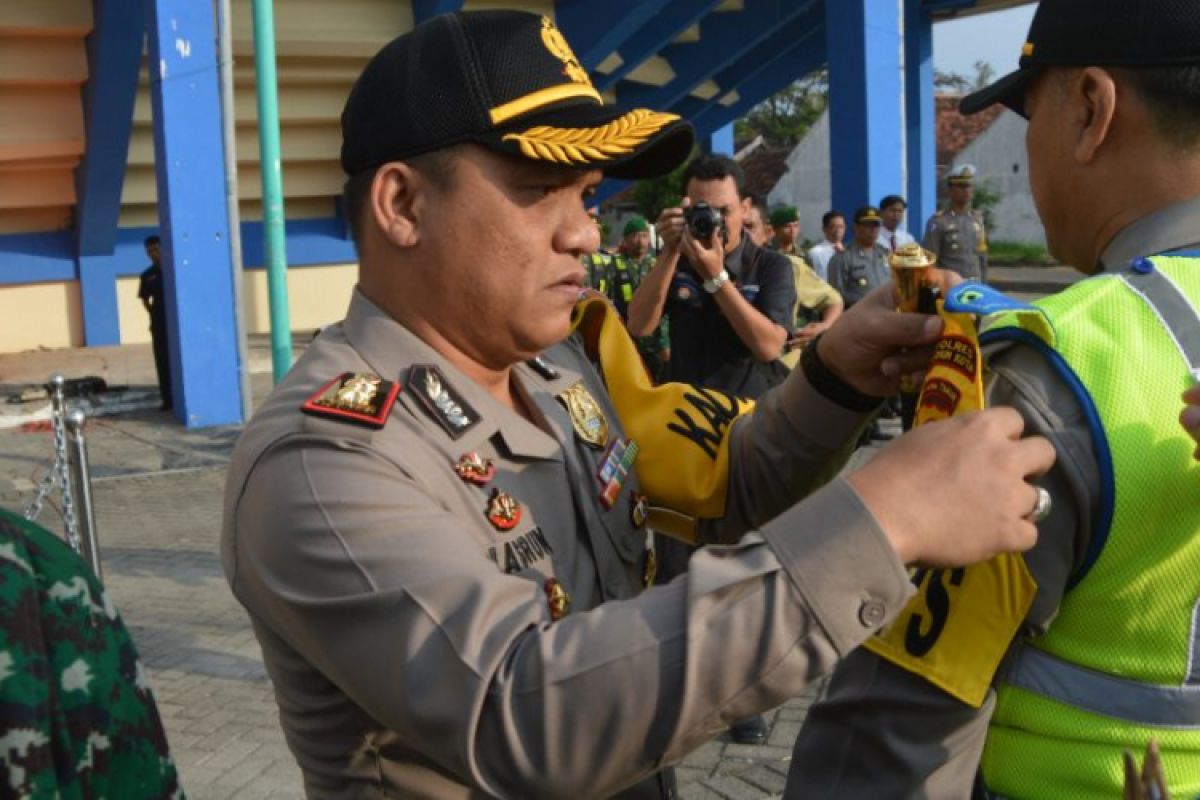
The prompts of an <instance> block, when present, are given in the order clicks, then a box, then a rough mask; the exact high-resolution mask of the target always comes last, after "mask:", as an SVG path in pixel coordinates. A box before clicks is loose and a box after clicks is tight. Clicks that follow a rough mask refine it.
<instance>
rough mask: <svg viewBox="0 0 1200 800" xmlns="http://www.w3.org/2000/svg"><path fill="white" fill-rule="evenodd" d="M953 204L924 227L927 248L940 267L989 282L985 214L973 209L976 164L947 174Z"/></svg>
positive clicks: (964, 165)
mask: <svg viewBox="0 0 1200 800" xmlns="http://www.w3.org/2000/svg"><path fill="white" fill-rule="evenodd" d="M946 188H947V191H948V193H949V195H950V204H949V205H947V206H946V208H944V209H941V210H940V211H938V212H937V213H936V214H934V215H933V216H932V217H930V218H929V224H927V225H926V226H925V241H924V242H923V243H922V244H923V245H924V247H925V249H926V250H932V251H933V253H934V254H935V255H936V256H937V263H938V266H939V267H941V268H942V269H952V270H954V271H955V272H957V273H958V274H959V275H962V276H963V277H964V278H973V279H975V280H980V281H983V282H984V283H986V282H987V230H986V229H985V228H984V225H983V214H981V213H980V212H979V211H976V210H975V209H973V208H971V198H972V197H973V196H974V195H975V167H973V166H971V165H970V164H960V165H958V166H957V167H953V168H952V169H951V170H950V171H949V172H947V173H946Z"/></svg>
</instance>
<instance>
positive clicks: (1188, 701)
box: [1004, 646, 1200, 730]
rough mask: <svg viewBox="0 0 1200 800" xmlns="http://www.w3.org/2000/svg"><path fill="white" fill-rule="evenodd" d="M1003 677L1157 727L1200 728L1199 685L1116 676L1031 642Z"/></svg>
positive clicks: (1072, 702)
mask: <svg viewBox="0 0 1200 800" xmlns="http://www.w3.org/2000/svg"><path fill="white" fill-rule="evenodd" d="M1004 682H1005V683H1007V684H1009V685H1010V686H1015V687H1017V688H1019V689H1024V690H1026V691H1029V692H1033V693H1034V694H1039V695H1042V696H1043V697H1048V698H1050V699H1051V700H1057V701H1058V702H1060V703H1065V704H1066V705H1069V706H1074V707H1075V708H1078V709H1080V710H1081V711H1089V712H1091V713H1093V714H1102V715H1104V716H1106V717H1113V718H1115V719H1123V720H1126V721H1128V722H1133V723H1137V724H1139V725H1148V726H1152V727H1158V728H1178V729H1188V730H1200V686H1159V685H1156V684H1152V683H1141V682H1138V681H1132V680H1128V679H1126V678H1117V677H1114V676H1112V675H1107V674H1105V673H1103V672H1096V671H1095V670H1092V669H1088V668H1087V667H1081V666H1079V665H1077V664H1072V663H1070V662H1067V661H1063V660H1062V659H1060V658H1058V657H1056V656H1052V655H1050V654H1049V653H1047V652H1045V651H1044V650H1039V649H1037V648H1036V647H1031V646H1025V647H1022V648H1021V652H1020V654H1019V655H1018V656H1017V659H1016V663H1015V664H1014V665H1013V667H1012V668H1011V670H1010V671H1009V672H1008V674H1006V675H1005V676H1004Z"/></svg>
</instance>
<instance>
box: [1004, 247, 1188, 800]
mask: <svg viewBox="0 0 1200 800" xmlns="http://www.w3.org/2000/svg"><path fill="white" fill-rule="evenodd" d="M1037 305H1038V306H1040V307H1041V308H1042V309H1044V310H1045V312H1046V313H1047V314H1048V316H1049V317H1050V319H1051V321H1052V322H1053V324H1054V327H1055V331H1056V342H1055V344H1054V347H1053V348H1050V347H1048V346H1047V345H1046V344H1045V343H1043V342H1041V340H1039V339H1037V337H1036V336H1033V335H1032V334H1031V333H1030V332H1028V331H1025V330H1021V329H1019V328H1017V327H1015V326H1011V325H1010V326H1001V327H1000V328H999V329H989V330H988V332H987V333H986V334H985V336H984V341H995V340H1003V339H1016V340H1018V341H1022V342H1025V343H1027V344H1029V345H1031V346H1033V347H1036V348H1038V349H1040V350H1042V351H1043V352H1044V353H1046V356H1047V358H1048V359H1049V360H1050V362H1051V363H1052V364H1054V365H1055V366H1056V368H1057V369H1058V371H1059V373H1060V374H1061V375H1062V376H1063V377H1064V378H1065V379H1066V381H1067V383H1068V384H1069V385H1071V386H1072V387H1073V388H1074V390H1075V394H1076V396H1077V397H1078V399H1079V401H1080V405H1081V407H1082V408H1083V411H1084V413H1085V415H1086V417H1087V419H1088V423H1089V427H1090V428H1091V429H1092V440H1093V445H1094V447H1095V450H1096V454H1097V459H1098V465H1099V468H1100V475H1101V484H1102V496H1101V499H1100V504H1099V507H1098V508H1094V509H1092V514H1093V517H1094V519H1095V522H1096V525H1095V528H1094V531H1093V533H1092V537H1091V544H1090V547H1089V549H1088V552H1087V553H1086V554H1085V555H1084V557H1083V560H1082V563H1081V564H1080V566H1079V567H1078V569H1077V571H1076V573H1075V574H1074V575H1073V576H1072V578H1071V582H1070V584H1069V585H1068V591H1067V593H1066V595H1065V596H1064V598H1063V601H1062V606H1061V610H1060V612H1059V614H1058V616H1057V617H1056V618H1055V619H1054V621H1053V623H1052V624H1051V626H1050V630H1049V631H1048V632H1047V633H1046V635H1044V636H1042V637H1040V638H1038V639H1036V640H1034V641H1033V642H1031V643H1029V644H1027V645H1025V646H1024V647H1023V648H1022V650H1021V652H1020V654H1019V655H1018V657H1017V658H1016V659H1015V661H1014V664H1013V665H1012V666H1011V668H1006V669H1005V671H1004V672H1003V673H1002V674H1001V675H1000V676H999V677H998V679H997V704H996V711H995V714H994V715H993V717H992V723H991V727H990V729H989V732H988V736H987V742H986V745H985V747H984V753H983V761H982V764H981V769H982V772H983V779H984V783H985V784H986V786H987V788H988V791H989V792H991V793H992V794H994V795H996V796H999V797H1004V798H1040V797H1052V798H1056V800H1057V798H1063V799H1064V800H1072V799H1076V798H1077V799H1078V800H1114V798H1119V797H1121V796H1122V786H1123V782H1124V775H1123V770H1122V762H1121V751H1122V750H1123V749H1129V750H1132V751H1133V752H1134V753H1137V754H1139V755H1140V754H1141V753H1144V752H1145V749H1146V743H1147V742H1148V741H1149V739H1150V738H1152V737H1153V738H1156V739H1158V741H1159V743H1160V745H1161V746H1162V752H1163V761H1164V766H1165V767H1166V774H1167V777H1168V779H1169V781H1170V788H1171V791H1172V794H1173V796H1174V797H1181V798H1188V800H1191V798H1196V797H1198V796H1200V465H1197V464H1196V463H1195V462H1194V461H1193V459H1192V450H1193V448H1194V444H1195V443H1194V442H1192V441H1191V439H1190V438H1189V437H1188V436H1187V435H1186V434H1185V433H1184V432H1183V430H1182V429H1181V428H1180V426H1179V423H1178V416H1179V412H1180V409H1181V407H1182V402H1181V400H1180V397H1179V396H1180V394H1181V393H1182V392H1183V391H1184V390H1185V389H1186V388H1187V387H1189V386H1191V385H1192V384H1193V383H1194V382H1195V380H1196V378H1195V377H1193V374H1194V372H1193V371H1194V370H1196V369H1197V368H1198V367H1200V317H1198V316H1197V311H1196V309H1200V259H1195V258H1182V257H1155V258H1153V259H1139V260H1137V261H1135V262H1134V265H1133V268H1131V269H1130V270H1129V271H1127V272H1124V273H1121V274H1106V275H1102V276H1097V277H1095V278H1091V279H1089V280H1085V281H1082V282H1081V283H1079V284H1077V285H1076V286H1074V287H1072V288H1071V289H1069V290H1067V291H1065V292H1062V293H1061V294H1058V295H1055V296H1053V297H1049V298H1046V299H1044V300H1041V301H1038V303H1037Z"/></svg>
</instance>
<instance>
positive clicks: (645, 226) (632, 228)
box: [621, 217, 650, 236]
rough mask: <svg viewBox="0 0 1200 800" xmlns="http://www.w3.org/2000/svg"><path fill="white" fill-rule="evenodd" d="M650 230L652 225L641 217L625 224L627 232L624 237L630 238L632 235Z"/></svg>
mask: <svg viewBox="0 0 1200 800" xmlns="http://www.w3.org/2000/svg"><path fill="white" fill-rule="evenodd" d="M648 230H650V224H649V223H648V222H646V220H644V219H642V218H641V217H634V218H633V219H631V220H629V222H626V223H625V232H624V233H623V234H621V235H622V236H628V235H629V234H631V233H641V232H642V231H648Z"/></svg>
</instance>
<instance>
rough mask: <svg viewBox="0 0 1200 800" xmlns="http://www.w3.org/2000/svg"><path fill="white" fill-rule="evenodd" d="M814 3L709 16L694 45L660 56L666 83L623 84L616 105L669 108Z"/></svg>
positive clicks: (792, 0) (762, 2)
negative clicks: (669, 74)
mask: <svg viewBox="0 0 1200 800" xmlns="http://www.w3.org/2000/svg"><path fill="white" fill-rule="evenodd" d="M814 4H815V0H808V1H807V2H797V1H796V0H746V3H745V6H744V7H743V8H742V10H741V11H723V12H720V13H712V14H709V15H708V16H707V17H705V18H704V20H703V21H702V22H701V23H700V41H698V42H692V43H687V44H678V45H672V46H670V47H667V48H665V49H664V50H663V51H662V54H661V55H662V56H663V57H664V58H666V59H667V61H668V62H669V63H670V65H671V69H672V70H674V72H675V77H674V78H673V79H672V80H670V81H668V82H667V83H666V84H665V85H663V86H646V85H644V84H635V83H631V82H629V81H625V82H623V83H621V84H620V85H618V87H617V100H618V102H619V103H620V104H621V105H623V106H628V107H633V106H645V107H646V108H670V107H671V106H673V105H675V103H677V102H678V101H679V100H680V99H681V98H682V97H684V96H685V95H687V94H688V93H689V92H691V90H692V89H693V88H695V87H696V86H697V85H698V84H700V83H703V82H704V81H706V80H708V79H709V78H711V77H712V76H714V75H716V74H717V73H718V72H720V71H721V70H723V69H725V68H726V67H728V66H729V65H731V64H733V63H734V62H735V61H737V60H738V59H739V58H741V57H742V56H743V55H745V54H746V53H749V52H752V51H754V50H755V49H756V48H758V47H759V46H760V45H761V44H762V42H763V41H764V40H766V39H768V38H769V37H770V35H771V34H772V33H773V32H774V31H776V30H777V29H779V28H780V27H782V26H784V25H787V24H788V23H789V22H790V21H791V20H793V19H794V18H795V17H797V16H800V15H801V14H804V13H805V12H807V11H808V10H809V9H810V8H811V7H812V6H813V5H814Z"/></svg>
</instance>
